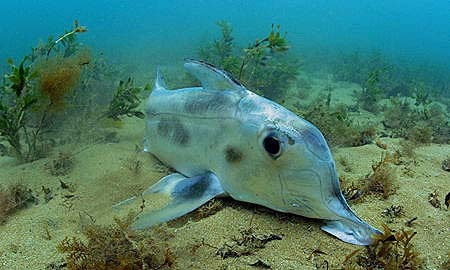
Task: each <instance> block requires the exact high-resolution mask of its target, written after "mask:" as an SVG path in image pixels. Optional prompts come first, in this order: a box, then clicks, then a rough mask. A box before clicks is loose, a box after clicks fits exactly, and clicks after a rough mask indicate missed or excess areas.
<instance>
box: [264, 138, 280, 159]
mask: <svg viewBox="0 0 450 270" xmlns="http://www.w3.org/2000/svg"><path fill="white" fill-rule="evenodd" d="M263 146H264V150H266V152H267V153H268V154H269V155H270V156H271V157H273V158H278V157H279V156H280V155H281V143H280V140H279V139H278V138H277V137H276V136H275V135H274V134H269V135H267V137H266V138H264V140H263Z"/></svg>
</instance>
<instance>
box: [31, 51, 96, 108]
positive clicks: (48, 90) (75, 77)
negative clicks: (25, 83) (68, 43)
mask: <svg viewBox="0 0 450 270" xmlns="http://www.w3.org/2000/svg"><path fill="white" fill-rule="evenodd" d="M89 62H90V55H89V53H88V52H87V51H82V52H79V53H77V54H73V55H71V56H68V57H64V56H60V55H57V56H53V57H50V58H47V59H42V60H41V61H38V62H37V63H36V67H35V70H36V71H37V73H38V82H37V90H38V91H39V93H41V94H42V95H43V96H44V97H45V98H46V99H47V100H48V101H49V105H48V106H49V108H51V109H52V110H61V109H63V108H64V98H65V97H66V96H67V95H68V94H70V92H71V91H73V90H74V88H75V87H76V86H77V85H78V83H79V81H80V78H81V74H82V66H83V65H85V64H88V63H89Z"/></svg>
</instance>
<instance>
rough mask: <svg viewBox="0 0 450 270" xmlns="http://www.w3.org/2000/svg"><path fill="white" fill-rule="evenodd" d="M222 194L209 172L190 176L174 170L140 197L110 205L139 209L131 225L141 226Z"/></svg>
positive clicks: (162, 219) (176, 215)
mask: <svg viewBox="0 0 450 270" xmlns="http://www.w3.org/2000/svg"><path fill="white" fill-rule="evenodd" d="M223 193H224V190H223V189H222V186H221V185H220V182H219V179H218V178H217V176H216V175H215V174H213V173H206V174H202V175H198V176H194V177H191V178H187V177H185V176H183V175H181V174H179V173H174V174H171V175H168V176H166V177H163V178H162V179H161V180H159V181H158V182H157V183H156V184H154V185H153V186H151V187H149V188H148V189H147V190H146V191H144V192H143V193H142V194H141V195H140V196H135V197H132V198H130V199H128V200H125V201H123V202H120V203H118V204H116V205H114V208H116V209H119V210H122V211H124V210H128V211H129V210H135V211H140V212H141V213H140V214H139V215H138V216H137V218H136V220H135V221H134V223H133V224H132V228H134V229H145V228H148V227H151V226H153V225H156V224H158V223H163V222H166V221H169V220H172V219H175V218H177V217H180V216H182V215H184V214H187V213H189V212H191V211H193V210H195V209H197V208H198V207H200V206H202V205H203V204H205V203H206V202H207V201H209V200H211V199H212V198H214V197H216V196H218V195H221V194H223Z"/></svg>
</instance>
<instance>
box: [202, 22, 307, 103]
mask: <svg viewBox="0 0 450 270" xmlns="http://www.w3.org/2000/svg"><path fill="white" fill-rule="evenodd" d="M217 25H218V26H219V27H220V28H221V32H222V37H221V39H216V40H215V41H214V42H212V43H209V44H208V45H207V46H205V47H203V48H200V50H199V57H200V58H201V59H203V60H205V61H207V62H209V63H211V64H214V65H216V66H218V67H219V68H221V69H224V70H226V71H228V72H230V73H231V74H232V75H233V76H234V77H235V78H237V79H238V80H240V81H241V82H242V83H243V84H244V85H246V86H247V87H249V88H250V89H252V90H254V91H256V92H257V93H259V94H261V95H264V96H266V97H269V98H272V99H280V98H281V97H283V96H284V94H285V93H286V91H287V88H288V87H289V85H290V83H292V82H293V81H294V80H295V79H296V75H297V72H298V69H299V64H298V60H297V59H296V58H295V57H293V56H289V57H287V55H286V53H287V51H288V50H289V46H288V43H287V39H286V33H284V35H283V34H281V28H280V26H279V25H278V26H277V27H275V26H274V25H272V29H271V31H270V32H269V34H268V35H267V36H266V37H264V38H262V39H257V40H256V41H255V42H254V43H252V44H251V45H249V46H248V47H247V48H244V49H243V50H241V51H240V53H239V54H233V52H234V43H233V40H234V38H233V37H232V28H231V26H230V24H229V23H227V22H225V21H221V22H218V23H217Z"/></svg>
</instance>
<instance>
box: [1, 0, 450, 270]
mask: <svg viewBox="0 0 450 270" xmlns="http://www.w3.org/2000/svg"><path fill="white" fill-rule="evenodd" d="M0 7H1V8H0V73H1V74H2V82H0V269H25V268H28V269H170V268H172V269H255V268H271V269H449V268H450V244H449V241H448V239H450V228H449V226H448V224H449V221H450V217H449V212H448V206H449V201H450V194H449V192H450V172H449V170H450V120H449V119H450V118H449V115H450V63H449V59H450V28H449V25H450V24H449V23H450V21H449V18H450V17H449V14H450V2H449V1H335V0H331V1H322V0H319V1H266V0H259V1H256V0H251V1H231V0H226V1H203V0H198V1H181V0H169V1H142V0H138V1H118V0H110V1H103V0H101V1H100V0H99V1H87V0H80V1H76V2H73V1H51V0H40V1H37V0H17V1H3V2H2V3H1V4H0ZM185 58H193V59H200V60H205V61H207V62H210V63H212V64H214V65H215V66H217V67H219V68H222V69H225V70H226V71H228V72H229V73H230V74H231V75H232V76H234V77H235V78H236V79H238V80H239V81H241V82H242V83H243V84H244V85H245V86H246V87H247V88H248V89H249V90H251V91H254V92H256V93H257V94H259V95H262V96H265V97H267V98H269V99H272V100H274V101H276V102H278V103H280V104H282V105H283V106H285V107H286V108H288V109H290V110H292V111H293V112H294V113H296V114H298V115H299V116H300V117H303V118H305V119H307V120H308V121H310V122H312V123H313V124H314V125H316V126H317V127H318V128H319V129H320V130H321V131H322V133H323V134H324V136H325V138H326V140H327V142H328V144H329V146H330V148H331V150H332V153H333V156H334V159H335V161H336V166H337V168H338V172H339V175H340V181H341V188H342V191H343V193H344V195H345V197H346V199H347V201H348V202H349V204H350V206H351V207H352V209H354V210H355V212H357V213H358V216H360V217H361V218H362V219H364V220H366V221H368V223H370V224H372V225H374V226H376V227H377V228H380V229H383V228H384V234H383V236H382V238H381V239H377V241H376V242H375V244H374V245H373V246H370V247H367V248H361V247H357V246H352V245H349V244H346V243H342V242H341V241H339V240H337V239H335V238H334V237H332V236H330V235H328V234H326V233H323V232H322V231H321V230H320V222H319V221H317V220H311V219H307V218H303V217H299V216H294V215H287V214H281V213H277V212H275V211H271V210H268V209H265V208H263V207H260V206H255V205H250V204H245V203H240V202H236V201H233V200H231V199H216V200H213V201H211V202H210V203H208V204H206V205H205V206H203V207H201V208H200V209H198V210H197V211H195V212H194V213H191V214H189V215H187V216H185V217H182V218H180V219H177V220H175V221H172V222H169V223H168V224H165V225H163V226H161V227H158V228H156V229H151V230H146V231H143V232H133V231H131V229H130V228H129V225H130V224H131V220H132V218H133V216H132V215H131V214H130V215H129V216H128V217H127V215H126V214H123V213H121V215H118V213H116V212H114V211H113V210H112V207H111V206H112V205H113V204H115V203H117V202H119V201H122V200H124V199H126V198H128V197H130V196H132V195H133V194H137V193H139V192H142V191H143V190H145V189H146V188H147V187H148V186H150V185H151V184H153V183H155V182H156V181H157V180H159V179H160V178H161V177H163V176H164V175H166V174H168V173H169V172H170V168H167V167H166V166H165V165H164V164H161V163H159V161H158V160H156V159H155V158H153V157H152V156H150V155H148V154H146V153H143V152H142V147H143V146H142V142H143V137H144V124H145V123H144V120H143V118H144V114H143V111H144V103H145V102H144V101H145V99H146V97H147V96H148V95H149V93H150V91H151V88H152V85H153V83H154V79H155V73H156V68H157V67H158V66H159V67H160V68H161V71H162V72H163V74H164V77H165V79H166V81H167V84H168V86H169V88H173V89H175V88H181V87H188V86H193V85H198V82H196V81H195V79H193V78H192V77H190V76H189V75H187V74H186V72H185V71H184V69H183V61H184V60H183V59H185ZM138 210H139V209H136V211H138Z"/></svg>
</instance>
